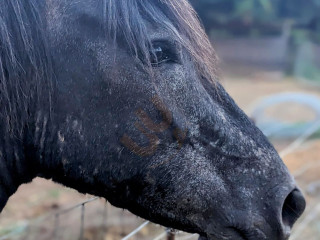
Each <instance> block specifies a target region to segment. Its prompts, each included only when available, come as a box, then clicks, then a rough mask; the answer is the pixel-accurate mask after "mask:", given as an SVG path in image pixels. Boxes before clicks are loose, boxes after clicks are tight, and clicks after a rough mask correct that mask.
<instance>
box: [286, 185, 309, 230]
mask: <svg viewBox="0 0 320 240" xmlns="http://www.w3.org/2000/svg"><path fill="white" fill-rule="evenodd" d="M305 208H306V200H305V199H304V197H303V195H302V193H301V192H300V191H299V190H298V189H295V190H293V191H292V192H291V193H290V194H289V195H288V197H287V198H286V200H285V201H284V204H283V208H282V222H283V224H284V225H285V227H287V228H290V229H291V228H292V226H293V224H294V223H295V222H296V221H297V220H298V218H299V217H300V216H301V215H302V213H303V212H304V210H305Z"/></svg>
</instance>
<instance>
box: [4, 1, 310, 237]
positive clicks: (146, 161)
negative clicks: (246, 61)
mask: <svg viewBox="0 0 320 240" xmlns="http://www.w3.org/2000/svg"><path fill="white" fill-rule="evenodd" d="M216 66H217V58H216V56H215V53H214V51H213V49H212V47H211V45H210V42H209V40H208V38H207V36H206V35H205V33H204V31H203V29H202V27H201V25H200V23H199V21H198V18H197V16H196V14H195V13H194V11H193V9H192V7H191V6H190V5H189V4H188V2H187V1H186V0H41V1H40V0H1V1H0V93H1V94H0V106H1V110H0V129H1V134H2V135H1V138H0V169H1V170H0V209H2V208H3V207H4V206H5V204H6V202H7V200H8V198H9V197H10V196H11V195H12V194H13V193H14V192H15V191H16V190H17V188H18V186H19V185H21V184H23V183H27V182H30V181H31V180H32V179H33V178H34V177H36V176H40V177H44V178H47V179H53V180H54V181H55V182H58V183H62V184H64V185H65V186H68V187H72V188H75V189H77V190H78V191H80V192H83V193H91V194H95V195H97V196H101V197H104V198H106V199H108V200H109V201H110V202H111V203H112V204H113V205H115V206H117V207H121V208H126V209H128V210H130V211H131V212H133V213H134V214H136V215H139V216H141V217H144V218H146V219H149V220H151V221H153V222H156V223H159V224H162V225H164V226H168V227H172V228H176V229H181V230H184V231H188V232H193V233H199V234H200V236H201V238H203V239H229V240H231V239H232V240H236V239H239V240H240V239H249V240H256V239H259V240H260V239H269V240H284V239H288V237H289V235H290V231H291V227H292V225H293V224H294V223H295V221H296V220H297V219H298V218H299V217H300V215H301V214H302V212H303V210H304V208H305V200H304V198H303V196H302V194H301V193H300V192H299V190H298V189H297V188H296V184H295V182H294V180H293V178H292V177H291V175H290V174H289V172H288V170H287V168H286V167H285V165H284V164H283V162H282V161H281V159H280V158H279V156H278V154H277V152H276V151H275V149H274V148H273V147H272V146H271V145H270V143H269V142H268V140H267V139H266V138H265V136H264V135H263V134H262V133H261V132H260V131H259V130H258V129H257V128H256V127H255V126H254V124H253V123H252V122H251V121H250V120H249V118H248V117H247V116H246V115H245V114H244V113H243V112H242V111H241V110H240V109H239V108H238V107H237V106H236V104H235V103H234V101H233V100H232V99H231V98H230V97H229V96H228V94H227V93H226V92H225V90H224V89H223V87H222V86H221V85H220V84H219V83H218V82H217V75H218V74H217V72H218V71H217V69H216ZM243 90H245V89H243ZM248 94H250V93H248Z"/></svg>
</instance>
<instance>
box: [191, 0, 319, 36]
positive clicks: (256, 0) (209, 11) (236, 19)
mask: <svg viewBox="0 0 320 240" xmlns="http://www.w3.org/2000/svg"><path fill="white" fill-rule="evenodd" d="M190 1H191V3H192V4H193V5H194V7H195V9H196V10H197V12H198V13H199V15H200V17H201V18H202V20H203V23H204V25H205V26H206V28H207V29H209V28H217V27H219V26H221V27H222V26H224V27H225V26H226V25H232V24H233V25H234V24H236V25H239V24H242V25H246V26H251V27H252V26H257V25H258V26H260V27H261V26H265V25H266V24H277V25H281V24H282V23H283V22H284V21H286V20H287V19H290V20H293V22H294V23H295V24H304V25H308V24H311V23H312V24H313V25H316V26H309V27H313V28H314V29H313V30H314V31H319V32H320V15H319V12H320V0H190Z"/></svg>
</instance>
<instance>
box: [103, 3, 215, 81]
mask: <svg viewBox="0 0 320 240" xmlns="http://www.w3.org/2000/svg"><path fill="white" fill-rule="evenodd" d="M104 5H105V6H104V9H106V11H105V21H106V22H107V30H108V33H109V34H110V36H111V38H113V39H114V41H115V42H116V35H117V34H121V35H122V36H124V37H125V39H126V41H127V43H128V45H129V47H130V48H131V50H132V51H133V52H134V53H135V54H136V56H138V55H139V54H140V56H141V53H142V55H143V56H144V61H145V62H147V63H149V65H150V62H148V60H149V59H150V51H149V49H150V46H151V41H150V39H149V38H148V32H147V26H146V24H147V23H146V20H147V21H148V22H149V23H151V24H155V26H159V27H161V28H164V29H165V30H167V31H168V32H170V33H172V34H173V35H174V36H175V38H176V40H177V41H178V42H179V43H180V44H181V45H182V46H183V47H184V48H185V49H186V50H187V51H188V52H189V54H190V56H191V57H192V58H193V61H194V63H195V65H196V68H197V70H198V72H199V75H200V76H202V77H205V78H207V79H208V80H209V81H212V82H215V80H216V77H217V75H218V69H217V66H218V58H217V56H216V54H215V51H214V49H213V47H212V45H211V43H210V41H209V38H208V37H207V35H206V33H205V31H204V28H203V26H202V24H201V22H200V20H199V18H198V15H197V14H196V12H195V11H194V9H193V8H192V6H191V5H190V4H189V2H188V1H187V0H104Z"/></svg>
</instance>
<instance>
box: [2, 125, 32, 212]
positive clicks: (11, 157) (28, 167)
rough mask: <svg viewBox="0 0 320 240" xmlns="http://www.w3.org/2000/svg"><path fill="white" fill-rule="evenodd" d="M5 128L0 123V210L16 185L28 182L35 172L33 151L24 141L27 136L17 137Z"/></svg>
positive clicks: (16, 187)
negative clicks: (0, 134)
mask: <svg viewBox="0 0 320 240" xmlns="http://www.w3.org/2000/svg"><path fill="white" fill-rule="evenodd" d="M7 129H8V128H7V127H6V126H5V124H0V132H1V133H2V134H3V135H2V137H1V138H0V212H1V211H2V209H3V208H4V206H5V204H6V203H7V200H8V199H9V197H10V196H11V195H13V194H14V193H15V192H16V191H17V189H18V187H19V186H20V185H21V184H23V183H27V182H30V181H31V180H32V179H33V178H34V177H35V176H36V172H37V167H36V164H35V162H33V159H34V157H36V155H35V154H34V153H35V151H33V150H32V148H31V147H28V146H27V145H26V144H25V141H24V140H25V139H24V138H29V136H28V135H27V134H25V135H24V136H23V137H18V136H16V135H14V134H11V133H10V132H9V131H8V130H7Z"/></svg>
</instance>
